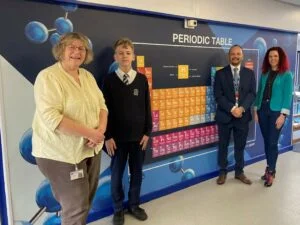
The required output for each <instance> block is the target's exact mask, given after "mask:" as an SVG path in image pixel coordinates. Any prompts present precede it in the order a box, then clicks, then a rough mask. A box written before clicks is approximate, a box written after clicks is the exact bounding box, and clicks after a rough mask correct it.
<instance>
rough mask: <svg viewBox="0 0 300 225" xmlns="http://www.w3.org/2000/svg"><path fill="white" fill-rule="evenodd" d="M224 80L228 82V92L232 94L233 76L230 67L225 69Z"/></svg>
mask: <svg viewBox="0 0 300 225" xmlns="http://www.w3.org/2000/svg"><path fill="white" fill-rule="evenodd" d="M226 80H227V82H228V86H229V87H230V90H231V91H232V93H233V94H234V86H233V75H232V72H231V67H230V66H228V67H227V68H226Z"/></svg>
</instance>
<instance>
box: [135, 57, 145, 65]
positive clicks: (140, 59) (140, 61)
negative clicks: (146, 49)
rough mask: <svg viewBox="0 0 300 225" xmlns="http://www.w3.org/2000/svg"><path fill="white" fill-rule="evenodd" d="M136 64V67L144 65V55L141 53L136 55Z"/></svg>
mask: <svg viewBox="0 0 300 225" xmlns="http://www.w3.org/2000/svg"><path fill="white" fill-rule="evenodd" d="M136 65H137V67H144V66H145V56H143V55H138V56H136Z"/></svg>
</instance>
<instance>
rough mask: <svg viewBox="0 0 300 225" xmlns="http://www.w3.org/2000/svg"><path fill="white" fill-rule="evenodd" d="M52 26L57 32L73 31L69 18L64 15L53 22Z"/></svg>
mask: <svg viewBox="0 0 300 225" xmlns="http://www.w3.org/2000/svg"><path fill="white" fill-rule="evenodd" d="M54 27H55V28H56V31H57V32H58V33H59V34H65V33H69V32H72V31H73V24H72V22H71V20H69V19H66V18H64V17H59V18H57V19H56V20H55V22H54Z"/></svg>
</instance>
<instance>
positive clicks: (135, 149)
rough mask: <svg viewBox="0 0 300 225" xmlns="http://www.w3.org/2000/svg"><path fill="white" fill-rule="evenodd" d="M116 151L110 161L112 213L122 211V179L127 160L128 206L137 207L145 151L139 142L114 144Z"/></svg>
mask: <svg viewBox="0 0 300 225" xmlns="http://www.w3.org/2000/svg"><path fill="white" fill-rule="evenodd" d="M116 144H117V149H116V151H115V155H114V156H113V157H112V160H111V193H112V198H113V204H114V211H115V212H117V211H121V210H123V200H124V190H123V185H122V178H123V174H124V170H125V166H126V162H127V159H128V164H129V172H130V186H129V192H128V205H129V207H130V208H134V207H137V206H139V204H140V191H141V185H142V178H143V175H142V168H143V163H144V158H145V151H143V150H142V148H141V146H140V144H139V142H124V143H116Z"/></svg>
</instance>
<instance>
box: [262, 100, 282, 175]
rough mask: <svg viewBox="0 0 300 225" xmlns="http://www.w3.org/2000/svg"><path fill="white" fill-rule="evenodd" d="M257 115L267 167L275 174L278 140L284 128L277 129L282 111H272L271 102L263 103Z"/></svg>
mask: <svg viewBox="0 0 300 225" xmlns="http://www.w3.org/2000/svg"><path fill="white" fill-rule="evenodd" d="M257 114H258V121H259V126H260V130H261V133H262V136H263V139H264V145H265V154H266V159H267V166H268V167H269V170H270V171H273V172H274V171H275V170H276V162H277V158H278V139H279V135H280V131H281V129H282V127H281V128H280V129H277V128H276V125H275V122H276V120H277V118H278V117H279V116H280V111H272V110H271V109H270V102H262V105H261V108H260V110H258V111H257Z"/></svg>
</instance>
